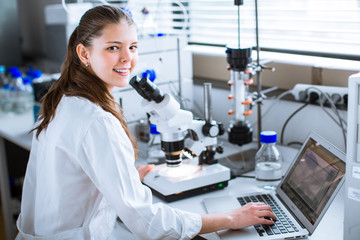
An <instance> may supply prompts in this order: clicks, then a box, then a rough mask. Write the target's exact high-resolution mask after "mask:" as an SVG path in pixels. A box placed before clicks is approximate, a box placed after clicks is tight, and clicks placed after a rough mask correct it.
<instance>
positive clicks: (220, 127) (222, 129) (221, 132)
mask: <svg viewBox="0 0 360 240" xmlns="http://www.w3.org/2000/svg"><path fill="white" fill-rule="evenodd" d="M218 127H219V136H221V135H223V134H224V133H225V128H224V124H223V123H221V122H219V123H218Z"/></svg>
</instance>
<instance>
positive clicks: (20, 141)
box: [0, 112, 344, 240]
mask: <svg viewBox="0 0 360 240" xmlns="http://www.w3.org/2000/svg"><path fill="white" fill-rule="evenodd" d="M32 128H33V114H32V112H28V113H25V114H22V115H5V114H3V113H0V190H1V202H2V206H1V207H2V210H3V217H4V223H5V231H6V234H7V240H13V239H14V238H15V225H14V222H13V218H12V213H11V199H10V197H11V196H10V188H9V180H8V179H9V178H8V171H7V170H8V169H7V161H6V154H5V147H4V139H7V140H9V141H11V142H13V143H15V144H17V145H19V146H20V147H22V148H24V149H27V150H30V147H31V138H32V134H30V133H29V131H30V130H31V129H32ZM256 146H257V144H256V143H253V144H248V145H246V146H244V147H238V146H234V145H231V144H229V143H227V142H224V145H223V147H224V153H223V154H219V155H218V157H222V156H225V155H230V154H233V153H236V152H239V151H244V150H246V149H249V148H256ZM278 147H279V150H280V152H281V153H282V155H283V158H284V167H283V172H285V171H286V169H287V167H288V166H289V164H290V163H291V161H292V160H293V159H294V157H295V155H296V153H297V150H296V149H293V148H289V147H283V146H278ZM247 175H249V176H251V175H254V173H253V172H250V173H248V174H247ZM261 184H263V183H261V182H258V181H256V180H255V179H254V178H248V177H240V178H239V177H238V178H235V179H232V180H230V181H229V185H228V186H227V187H226V188H225V189H223V190H218V191H214V192H210V193H206V194H202V195H198V196H195V197H191V198H187V199H183V200H179V201H175V202H171V203H166V204H168V205H169V206H172V207H176V208H179V209H183V210H187V211H191V212H196V213H200V214H203V213H206V210H205V207H204V205H203V203H202V201H203V199H204V198H210V197H219V196H224V195H233V196H239V195H241V194H242V193H248V192H256V191H259V188H258V186H259V185H261ZM154 202H162V200H160V199H159V198H157V197H156V196H154ZM343 221H344V187H342V188H341V190H340V191H339V193H338V194H337V196H336V198H335V199H334V201H333V203H332V204H331V206H330V208H329V209H328V210H327V213H326V214H325V215H324V218H323V219H322V221H321V222H320V224H319V226H318V227H317V229H316V230H315V232H314V234H313V235H312V236H310V237H309V239H316V240H332V239H334V240H335V239H336V240H339V239H343ZM202 236H203V237H204V238H206V239H209V240H215V239H220V238H219V237H218V236H217V234H216V233H211V234H205V235H202Z"/></svg>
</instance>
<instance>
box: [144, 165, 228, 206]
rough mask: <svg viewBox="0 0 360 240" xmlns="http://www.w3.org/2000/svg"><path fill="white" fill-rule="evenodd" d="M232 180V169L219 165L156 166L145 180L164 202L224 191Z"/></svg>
mask: <svg viewBox="0 0 360 240" xmlns="http://www.w3.org/2000/svg"><path fill="white" fill-rule="evenodd" d="M229 180H230V169H229V168H227V167H225V166H223V165H220V164H218V163H216V164H212V165H203V166H198V165H195V164H189V163H188V164H182V166H180V167H175V168H172V167H167V166H166V164H161V165H157V166H155V168H154V169H153V170H152V171H151V172H149V173H148V174H147V175H146V176H145V178H144V181H143V182H144V184H145V185H147V186H148V187H150V188H151V190H152V191H153V193H154V194H155V195H157V196H158V197H159V198H161V199H162V200H165V201H167V202H172V201H176V200H180V199H184V198H187V197H191V196H195V195H199V194H202V193H206V192H211V191H214V190H218V189H223V188H224V187H226V186H227V184H228V181H229Z"/></svg>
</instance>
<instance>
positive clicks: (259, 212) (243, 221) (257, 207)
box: [229, 202, 276, 229]
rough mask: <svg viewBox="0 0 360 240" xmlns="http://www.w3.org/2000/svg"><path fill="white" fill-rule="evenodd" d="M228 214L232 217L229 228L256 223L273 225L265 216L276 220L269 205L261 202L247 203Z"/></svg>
mask: <svg viewBox="0 0 360 240" xmlns="http://www.w3.org/2000/svg"><path fill="white" fill-rule="evenodd" d="M229 214H230V216H231V218H232V224H231V226H230V229H241V228H246V227H249V226H253V225H256V224H266V225H273V224H274V221H272V220H269V219H266V218H271V219H273V220H276V216H275V215H274V213H273V212H272V210H271V207H270V206H269V205H266V204H265V203H262V202H257V203H248V204H246V205H245V206H243V207H240V208H238V209H236V210H234V211H232V212H230V213H229ZM264 217H266V218H264Z"/></svg>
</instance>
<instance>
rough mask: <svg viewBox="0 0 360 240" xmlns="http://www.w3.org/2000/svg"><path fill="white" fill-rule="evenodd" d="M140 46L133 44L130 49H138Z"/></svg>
mask: <svg viewBox="0 0 360 240" xmlns="http://www.w3.org/2000/svg"><path fill="white" fill-rule="evenodd" d="M137 48H138V47H137V46H131V47H130V49H131V50H136V49H137Z"/></svg>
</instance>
